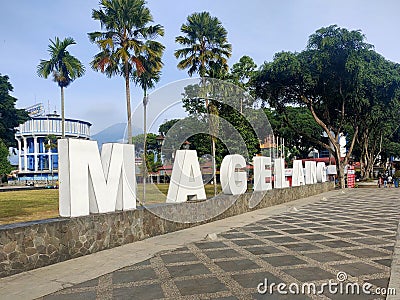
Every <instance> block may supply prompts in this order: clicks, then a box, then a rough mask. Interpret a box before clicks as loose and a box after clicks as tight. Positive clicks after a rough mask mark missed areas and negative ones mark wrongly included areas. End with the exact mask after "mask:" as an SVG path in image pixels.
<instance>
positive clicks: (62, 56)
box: [37, 37, 85, 138]
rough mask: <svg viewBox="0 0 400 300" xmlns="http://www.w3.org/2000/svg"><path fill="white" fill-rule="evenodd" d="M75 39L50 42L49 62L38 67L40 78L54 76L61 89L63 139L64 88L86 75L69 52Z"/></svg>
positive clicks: (63, 136)
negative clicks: (68, 49) (68, 48)
mask: <svg viewBox="0 0 400 300" xmlns="http://www.w3.org/2000/svg"><path fill="white" fill-rule="evenodd" d="M75 44H76V43H75V41H74V39H73V38H71V37H68V38H65V39H64V40H63V41H61V40H60V39H59V38H58V37H56V38H55V39H54V41H52V40H50V45H49V49H48V51H49V53H50V59H49V60H43V59H41V60H40V64H39V65H38V67H37V74H38V76H39V77H44V78H47V77H48V76H49V75H50V74H53V81H55V82H57V84H58V86H59V87H60V88H61V128H62V138H65V113H64V88H65V87H67V86H68V85H69V84H70V83H71V82H72V81H74V80H75V79H76V78H79V77H81V76H83V74H85V67H84V66H83V65H82V63H81V62H80V61H79V60H78V59H77V58H76V57H74V56H72V55H71V54H70V53H69V52H68V51H67V47H68V46H70V45H75Z"/></svg>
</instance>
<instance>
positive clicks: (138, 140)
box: [132, 133, 158, 151]
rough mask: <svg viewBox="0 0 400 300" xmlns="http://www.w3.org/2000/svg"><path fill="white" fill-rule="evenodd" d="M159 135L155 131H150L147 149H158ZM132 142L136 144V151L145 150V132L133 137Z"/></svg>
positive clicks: (147, 138)
mask: <svg viewBox="0 0 400 300" xmlns="http://www.w3.org/2000/svg"><path fill="white" fill-rule="evenodd" d="M156 138H157V135H156V134H154V133H148V134H147V137H146V141H147V147H146V149H147V150H151V151H153V150H157V148H158V145H157V140H156ZM132 144H134V145H135V148H136V151H144V134H138V135H135V136H134V137H132Z"/></svg>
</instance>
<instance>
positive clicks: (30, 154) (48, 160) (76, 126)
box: [15, 112, 92, 181]
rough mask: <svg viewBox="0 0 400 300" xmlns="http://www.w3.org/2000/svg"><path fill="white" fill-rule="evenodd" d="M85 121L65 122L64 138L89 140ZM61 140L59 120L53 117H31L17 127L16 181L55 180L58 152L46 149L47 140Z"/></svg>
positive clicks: (87, 125)
mask: <svg viewBox="0 0 400 300" xmlns="http://www.w3.org/2000/svg"><path fill="white" fill-rule="evenodd" d="M91 125H92V124H91V123H89V122H86V121H81V120H75V119H65V137H66V138H77V139H85V140H88V139H90V126H91ZM49 135H54V136H56V137H57V138H61V136H62V129H61V117H60V116H59V115H58V114H56V113H55V112H54V113H53V114H48V115H46V116H39V117H32V118H31V119H30V120H28V121H26V122H25V123H23V124H21V125H20V126H19V127H18V128H17V132H16V134H15V139H16V140H17V143H18V180H19V181H48V180H57V179H58V152H57V149H49V147H47V148H48V149H46V145H45V144H46V143H49V142H48V140H47V137H48V136H49Z"/></svg>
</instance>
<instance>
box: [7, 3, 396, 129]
mask: <svg viewBox="0 0 400 300" xmlns="http://www.w3.org/2000/svg"><path fill="white" fill-rule="evenodd" d="M98 2H99V1H97V0H68V1H67V0H64V1H61V0H57V1H55V0H41V1H31V0H18V1H2V2H1V4H0V11H1V18H0V29H1V31H0V32H1V33H0V73H1V74H2V75H8V76H9V77H10V81H11V83H12V85H13V86H14V92H13V95H14V96H15V97H16V98H18V102H17V106H18V107H27V106H30V105H32V104H34V103H38V102H43V103H44V104H45V107H46V108H47V106H48V101H50V108H51V110H54V108H55V107H57V110H59V107H60V105H59V101H60V100H59V99H60V95H59V94H60V91H59V88H58V86H57V85H56V84H55V83H54V82H52V81H51V79H47V80H46V79H43V78H39V77H38V76H37V75H36V66H37V65H38V63H39V61H40V59H47V58H48V53H47V46H48V44H49V38H54V37H55V36H58V37H60V38H65V37H68V36H71V37H73V38H74V39H75V40H76V42H77V45H74V46H71V47H70V48H69V51H70V52H71V54H73V55H75V56H76V57H77V58H78V59H80V60H81V61H82V62H83V63H84V64H85V66H86V69H87V70H86V74H85V76H84V77H82V78H79V79H77V80H76V81H75V82H73V83H72V84H71V85H70V86H69V87H68V88H67V89H66V93H65V97H66V115H67V116H68V117H71V118H79V119H84V120H87V121H90V122H92V123H93V127H92V132H93V133H95V132H98V131H99V130H102V129H104V128H106V127H108V126H110V125H112V124H114V123H120V122H125V120H126V106H125V90H124V80H123V78H121V77H113V78H112V79H109V78H107V77H106V76H105V75H103V74H101V73H97V72H95V71H93V70H91V68H90V66H89V62H90V60H91V58H92V57H93V55H94V54H96V53H97V52H98V49H97V47H96V46H95V45H93V44H91V43H90V42H89V40H88V38H87V33H88V32H91V31H95V30H99V29H100V25H99V23H98V22H97V21H94V20H92V19H91V11H92V9H93V8H98ZM148 6H149V8H150V10H151V12H152V14H153V17H154V20H155V22H156V23H159V24H161V25H163V26H164V28H165V36H164V37H163V38H162V39H161V40H160V41H161V42H162V43H163V44H164V45H165V46H166V51H165V54H164V58H163V61H164V68H163V75H162V79H161V81H160V83H159V84H158V85H157V87H161V86H163V85H166V84H168V83H170V82H173V81H176V80H180V79H184V78H187V77H188V76H187V73H186V72H185V71H181V70H178V69H177V68H176V64H177V60H176V59H175V57H174V55H173V52H174V50H175V49H176V48H177V47H178V46H177V45H176V44H175V37H176V36H177V35H179V34H180V26H181V25H182V24H183V23H184V22H185V21H186V17H187V16H188V15H189V14H191V13H193V12H200V11H209V12H210V13H211V14H212V15H213V16H216V17H218V18H219V19H220V20H221V22H222V24H223V26H224V27H225V28H226V29H227V31H228V40H229V42H230V43H231V44H232V49H233V54H232V57H231V59H230V60H229V63H230V65H232V64H233V63H235V62H237V61H238V60H239V58H240V57H241V56H243V55H249V56H251V57H252V58H253V59H254V60H255V62H256V63H257V64H258V65H260V64H262V63H263V62H264V61H270V60H271V59H272V57H273V55H274V53H276V52H278V51H282V50H285V51H301V50H302V49H304V47H305V46H306V43H307V40H308V37H309V35H310V34H312V33H313V32H315V30H317V29H318V28H321V27H324V26H328V25H331V24H337V25H338V26H340V27H346V28H348V29H360V30H362V32H363V33H364V34H365V35H366V37H367V41H368V42H369V43H371V44H373V45H374V46H375V49H376V51H378V52H379V53H381V54H382V55H384V56H385V57H386V58H387V59H389V60H392V61H395V62H400V51H399V38H398V32H399V28H400V18H399V17H398V12H399V8H400V2H398V1H396V0H382V1H375V0H347V1H342V0H335V1H328V0H282V1H265V0H264V1H262V0H247V1H242V0H237V1H228V0H213V1H209V0H191V1H187V0H186V1H185V0H168V1H161V0H158V1H157V0H149V1H148ZM132 97H133V101H132V107H133V109H135V107H136V106H137V105H138V104H139V103H140V101H141V97H142V92H141V91H140V89H139V88H136V87H134V86H132Z"/></svg>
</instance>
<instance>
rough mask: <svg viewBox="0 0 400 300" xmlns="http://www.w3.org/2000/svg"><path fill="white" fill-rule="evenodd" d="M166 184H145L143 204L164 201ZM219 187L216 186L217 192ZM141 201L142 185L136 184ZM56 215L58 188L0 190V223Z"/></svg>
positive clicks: (210, 190)
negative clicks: (144, 200)
mask: <svg viewBox="0 0 400 300" xmlns="http://www.w3.org/2000/svg"><path fill="white" fill-rule="evenodd" d="M168 186H169V185H168V184H158V185H150V184H147V185H146V202H145V204H153V203H165V200H166V195H167V193H168ZM205 189H206V194H207V198H211V197H212V196H213V195H214V186H213V185H206V186H205ZM220 191H221V187H220V186H218V192H220ZM137 192H138V199H139V201H140V202H141V203H142V201H141V199H142V198H143V185H142V184H138V189H137ZM55 217H58V190H52V189H44V190H21V191H12V192H0V225H2V224H10V223H17V222H25V221H32V220H42V219H48V218H55Z"/></svg>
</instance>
